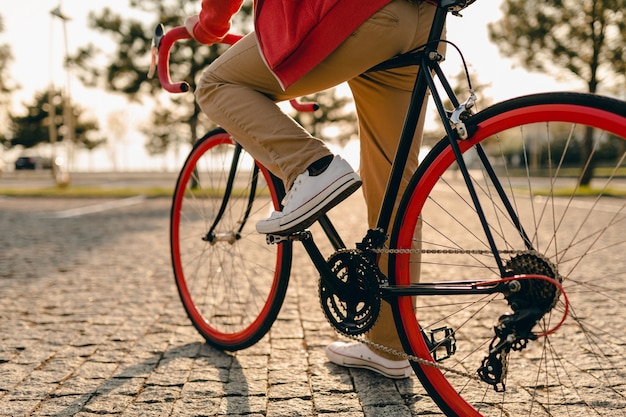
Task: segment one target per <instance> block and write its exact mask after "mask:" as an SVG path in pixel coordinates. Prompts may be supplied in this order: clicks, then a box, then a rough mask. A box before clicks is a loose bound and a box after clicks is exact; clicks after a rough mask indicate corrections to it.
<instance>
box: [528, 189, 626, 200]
mask: <svg viewBox="0 0 626 417" xmlns="http://www.w3.org/2000/svg"><path fill="white" fill-rule="evenodd" d="M533 194H534V195H540V196H554V197H571V196H572V195H573V196H575V197H598V196H600V195H601V196H603V197H616V198H624V197H626V189H618V188H611V187H609V188H607V189H603V188H592V187H577V188H573V187H563V188H555V189H552V190H550V189H548V188H545V189H541V188H539V189H533Z"/></svg>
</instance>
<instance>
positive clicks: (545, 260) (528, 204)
mask: <svg viewBox="0 0 626 417" xmlns="http://www.w3.org/2000/svg"><path fill="white" fill-rule="evenodd" d="M466 123H467V125H468V126H469V127H475V133H474V134H473V135H472V136H471V138H470V139H469V140H467V141H463V142H460V147H461V151H462V152H463V158H464V161H465V163H466V164H467V166H468V168H469V174H470V175H469V176H470V182H471V183H472V184H473V186H474V188H475V190H476V193H477V198H478V200H479V201H480V205H481V206H482V208H483V210H484V213H485V218H486V223H487V228H488V230H489V231H490V234H491V236H493V241H494V244H495V246H496V248H497V252H498V255H497V256H494V254H493V253H492V251H491V247H490V245H489V242H488V240H487V239H486V233H485V231H484V226H483V225H482V224H481V222H480V221H479V220H478V216H477V212H476V208H475V204H474V202H473V201H472V198H471V196H470V195H469V194H468V187H467V185H466V183H465V181H464V179H463V178H462V175H461V173H460V172H459V170H458V165H457V163H456V160H455V157H454V154H453V152H452V149H451V146H450V144H449V143H448V141H447V139H445V140H444V141H442V142H440V143H439V144H438V145H437V146H436V147H435V148H434V149H433V152H431V154H430V155H429V156H428V157H427V158H426V159H425V161H424V162H423V163H422V165H421V166H420V168H419V169H418V172H417V173H416V175H415V177H414V178H413V180H412V182H411V184H410V185H409V188H408V191H407V195H406V197H405V198H404V200H403V202H402V203H401V206H400V209H399V213H400V214H399V216H398V221H397V222H396V223H397V224H396V225H395V226H394V230H393V232H392V238H391V241H390V242H391V249H399V251H398V252H401V253H400V254H398V255H397V256H395V257H392V258H391V260H392V262H393V264H392V269H393V273H394V274H395V284H398V285H406V284H409V283H410V282H411V281H412V280H413V281H416V280H418V279H419V280H420V282H431V281H432V282H434V281H443V282H445V281H457V280H476V281H488V280H500V279H501V278H502V277H503V276H507V274H509V275H518V274H536V275H542V276H551V275H552V276H553V278H558V280H560V281H562V288H563V290H564V292H565V294H566V295H567V296H568V297H569V303H570V305H569V312H568V313H567V317H566V319H565V322H564V324H563V325H562V326H561V327H559V322H560V320H561V318H562V317H563V316H564V311H565V308H564V299H565V298H564V296H563V294H560V293H559V294H556V296H554V294H555V293H554V292H552V293H549V291H550V290H553V287H552V286H541V285H539V286H535V287H534V288H533V289H531V290H528V291H527V294H526V295H525V296H524V297H526V299H527V300H528V301H529V302H535V301H536V299H537V298H538V297H546V299H547V300H548V303H547V304H546V305H545V308H546V310H547V312H545V314H543V317H542V318H541V319H540V320H539V321H538V322H537V324H536V325H535V326H534V328H533V334H534V335H539V336H540V337H539V338H538V339H537V340H526V342H527V345H524V344H523V343H521V342H520V343H519V344H517V345H516V346H514V349H511V350H510V352H509V353H507V354H506V355H503V357H501V358H498V360H497V361H494V360H491V361H487V362H485V358H486V357H487V356H488V355H489V354H490V350H491V349H492V348H493V347H494V343H493V341H494V339H495V330H494V326H495V325H496V323H497V322H498V320H499V318H500V317H501V316H503V315H505V314H510V313H511V310H512V309H514V307H516V306H517V305H518V304H519V303H520V302H521V301H523V300H521V301H520V300H515V301H514V302H513V301H512V299H511V297H510V296H507V298H508V299H507V298H505V297H504V296H503V295H502V294H499V295H471V296H469V295H467V296H466V295H463V296H453V297H451V296H445V297H444V296H436V295H433V296H428V297H417V298H416V299H415V300H413V299H412V297H399V298H398V299H397V302H396V303H394V308H395V317H396V324H397V327H398V329H399V333H400V334H401V338H402V339H404V345H405V349H406V351H407V353H409V354H411V355H414V356H417V357H419V358H423V359H425V360H427V361H431V362H432V361H433V360H434V359H433V357H434V356H436V355H435V354H434V353H433V352H431V351H430V349H431V347H432V344H430V345H429V343H428V342H427V340H426V339H428V337H425V336H426V335H435V336H436V335H439V336H440V337H441V336H443V337H444V339H445V335H446V333H445V331H441V330H437V329H448V330H447V331H448V332H449V335H452V336H453V337H448V339H449V341H454V342H455V345H456V351H455V352H454V353H452V354H451V357H449V358H447V359H445V360H443V361H441V362H440V363H438V365H440V366H441V367H443V369H442V368H440V367H436V366H432V365H430V364H428V363H413V364H412V365H413V368H414V370H415V372H416V374H417V376H418V377H419V379H420V380H421V382H422V384H423V385H424V387H425V388H426V389H427V391H428V393H429V394H430V396H431V397H432V398H433V400H434V401H435V402H436V403H437V405H438V406H439V407H440V408H441V409H442V410H443V411H444V412H445V413H446V415H449V416H480V415H482V416H533V417H536V416H573V415H576V416H591V415H623V414H624V413H625V412H626V361H624V357H626V332H625V330H626V329H625V326H624V322H625V321H624V320H625V318H626V258H625V257H624V253H625V249H626V238H625V237H624V236H625V235H626V210H625V205H626V198H625V197H626V167H625V166H624V159H625V157H626V152H625V149H626V140H625V139H626V104H625V103H623V102H620V101H616V100H611V99H607V98H603V97H599V96H593V95H587V94H573V93H572V94H570V93H550V94H541V95H532V96H527V97H522V98H518V99H513V100H510V101H507V102H504V103H500V104H497V105H494V106H492V107H490V108H488V109H486V110H484V111H482V112H480V113H478V114H476V115H475V116H473V117H472V118H471V119H470V120H468V121H467V122H466ZM478 146H480V147H481V148H482V149H483V150H484V153H485V156H486V159H488V161H489V165H490V166H491V167H493V169H494V170H495V175H496V176H497V179H498V180H499V182H500V183H501V185H502V193H503V194H505V195H506V198H502V197H501V196H499V193H498V191H497V188H496V187H495V185H494V182H495V181H493V180H492V179H490V176H489V175H488V174H487V173H486V170H485V164H484V163H483V162H482V161H481V157H480V152H479V151H477V147H478ZM583 172H586V173H587V174H588V173H589V172H591V173H592V176H591V180H590V181H587V180H588V178H589V177H588V176H587V174H582V173H583ZM503 201H508V202H510V206H509V208H507V207H505V205H504V204H503ZM511 211H512V212H514V213H515V215H514V216H512V215H511V214H510V213H511ZM515 216H517V217H518V218H519V224H520V225H521V229H522V230H523V232H520V227H518V225H517V224H516V223H517V222H516V221H515V220H512V219H513V218H514V217H515ZM420 229H421V230H420ZM418 232H419V233H418ZM497 258H501V260H500V261H498V260H497ZM502 267H504V271H506V273H504V274H503V268H502ZM527 283H531V281H526V282H524V281H522V286H523V285H524V284H527ZM522 288H523V287H522ZM546 293H547V295H546ZM550 297H553V298H550ZM516 303H517V304H516ZM505 317H506V316H505ZM555 329H556V331H555V332H554V333H552V334H546V333H549V332H550V331H551V330H555ZM531 339H532V338H531ZM429 346H430V347H429ZM443 356H445V354H444V355H443ZM484 363H489V365H490V366H492V367H493V365H497V366H495V367H498V366H500V369H499V370H497V372H499V373H500V375H501V378H500V382H499V385H498V386H496V384H494V383H493V381H491V383H488V382H486V381H485V380H484V379H482V378H480V377H479V373H478V370H479V369H480V368H481V366H482V365H483V364H484ZM494 372H495V371H494ZM496 388H498V391H500V392H497V391H496ZM503 388H504V390H503Z"/></svg>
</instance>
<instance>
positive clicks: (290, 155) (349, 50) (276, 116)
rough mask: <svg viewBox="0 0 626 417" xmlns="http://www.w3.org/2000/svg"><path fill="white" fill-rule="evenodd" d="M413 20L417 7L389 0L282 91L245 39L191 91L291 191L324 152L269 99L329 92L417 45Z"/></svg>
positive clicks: (401, 0) (252, 43)
mask: <svg viewBox="0 0 626 417" xmlns="http://www.w3.org/2000/svg"><path fill="white" fill-rule="evenodd" d="M418 18H419V13H418V12H417V5H413V4H410V3H409V2H408V1H407V0H394V1H393V2H392V3H390V4H389V5H388V6H386V7H384V8H383V9H381V10H380V11H379V12H377V13H375V14H374V15H373V16H372V17H371V18H370V19H369V20H368V21H366V22H365V23H364V24H363V25H362V26H361V27H360V28H359V29H358V30H357V31H355V33H354V34H353V35H351V36H350V37H349V38H348V39H346V41H344V42H343V43H342V44H341V45H340V46H339V47H338V48H337V49H336V50H335V51H334V52H333V53H332V54H331V55H330V56H329V57H328V58H326V59H325V60H324V61H323V62H322V63H320V64H319V65H318V66H317V67H316V68H314V69H313V70H312V71H311V72H309V73H308V74H307V75H305V76H304V77H303V78H302V79H300V80H299V81H298V82H296V83H295V84H293V85H292V86H290V87H289V88H288V89H287V90H286V91H283V90H282V89H281V87H280V85H279V83H278V82H277V81H276V79H275V78H274V75H273V74H272V73H271V72H270V71H269V69H268V68H267V66H266V65H265V63H264V62H263V59H262V57H261V56H260V53H259V48H258V45H257V43H256V38H255V36H254V34H250V35H248V36H246V37H244V38H243V39H242V40H241V41H239V42H238V43H236V44H235V45H233V46H232V47H231V48H230V49H229V50H227V51H226V52H225V53H224V54H223V55H222V56H220V57H219V58H218V59H217V60H215V62H213V63H212V64H211V65H210V66H209V68H207V70H206V71H205V72H204V74H203V75H202V77H201V78H200V80H199V81H198V85H197V88H196V98H197V101H198V104H199V105H200V107H201V108H202V110H203V111H204V112H205V113H206V114H207V115H208V116H209V118H211V120H213V121H214V122H215V123H217V124H218V125H220V126H222V127H223V128H224V129H226V130H227V131H228V132H229V133H230V134H232V135H233V137H235V138H236V140H237V141H238V142H239V143H241V145H242V146H243V147H244V148H245V149H246V150H247V151H248V152H250V154H251V155H253V156H254V157H255V158H256V159H258V160H259V161H260V162H261V163H262V164H263V165H265V166H266V167H267V168H268V169H269V170H270V171H272V172H273V173H274V174H275V175H277V176H278V177H280V178H281V179H283V180H284V181H285V183H286V185H287V188H289V187H290V186H291V184H292V183H293V182H294V180H295V178H296V177H297V176H298V175H300V174H301V173H302V172H304V171H305V169H306V168H307V167H308V166H309V165H310V164H311V163H312V162H314V161H316V160H318V159H319V158H321V157H323V156H327V155H330V151H329V150H328V149H327V148H326V146H325V145H324V143H323V142H322V141H321V140H319V139H317V138H313V137H312V136H311V135H310V134H309V133H308V132H306V131H305V130H304V129H303V128H302V127H301V126H300V125H298V124H297V123H296V122H295V121H294V120H293V119H292V118H290V117H289V116H288V115H286V114H284V113H283V112H282V111H281V110H280V108H279V107H277V106H276V104H275V102H278V101H283V100H288V99H291V98H296V97H300V96H304V95H307V94H312V93H315V92H319V91H322V90H325V89H328V88H331V87H334V86H336V85H338V84H340V83H342V82H344V81H347V80H350V79H352V78H355V77H357V76H358V75H360V74H362V73H363V72H365V71H366V70H367V69H369V68H371V67H372V66H374V65H376V64H378V63H380V62H382V61H384V60H387V59H389V58H391V57H393V56H395V55H398V54H400V53H403V52H408V51H409V50H410V49H412V48H414V47H416V46H419V45H417V44H416V43H415V36H414V34H415V24H416V22H417V19H418ZM426 24H428V25H429V23H426Z"/></svg>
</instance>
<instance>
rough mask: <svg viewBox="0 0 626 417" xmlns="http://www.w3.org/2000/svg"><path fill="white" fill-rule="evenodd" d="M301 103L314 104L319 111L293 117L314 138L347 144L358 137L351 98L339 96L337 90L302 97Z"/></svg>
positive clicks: (297, 114)
mask: <svg viewBox="0 0 626 417" xmlns="http://www.w3.org/2000/svg"><path fill="white" fill-rule="evenodd" d="M299 101H300V102H303V103H305V102H314V103H316V104H317V105H318V106H319V110H316V111H315V112H313V113H308V112H300V113H296V114H295V115H294V116H293V117H294V119H295V120H296V121H297V122H298V123H300V124H301V125H302V126H303V127H304V128H305V129H306V130H307V131H308V132H310V133H311V134H312V135H313V136H315V137H318V138H320V139H329V138H331V137H332V139H333V140H334V141H336V142H338V143H341V144H343V143H345V142H347V141H349V140H350V139H353V138H354V137H355V136H356V135H357V118H356V113H355V111H354V108H353V103H354V101H353V99H352V97H351V96H339V95H338V91H337V90H336V89H334V88H333V89H329V90H325V91H321V92H319V93H316V94H312V95H310V96H306V97H302V98H300V99H299Z"/></svg>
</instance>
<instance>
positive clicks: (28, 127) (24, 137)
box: [6, 91, 106, 149]
mask: <svg viewBox="0 0 626 417" xmlns="http://www.w3.org/2000/svg"><path fill="white" fill-rule="evenodd" d="M51 101H52V105H51V104H50V100H49V92H48V91H44V92H38V93H36V94H35V97H34V102H33V103H31V104H25V107H26V115H25V116H13V115H10V137H11V138H10V140H7V143H6V144H7V145H8V146H23V147H24V148H32V147H35V146H37V145H39V144H40V143H50V134H49V126H50V120H51V119H52V120H53V123H54V124H55V129H56V132H58V135H57V137H56V141H58V142H62V141H63V140H64V139H66V138H67V136H68V135H67V130H66V128H65V126H64V125H63V123H64V117H63V96H62V94H61V92H60V91H54V92H53V94H52V100H51ZM51 108H53V109H54V112H53V113H52V115H53V117H52V118H51V117H50V110H51ZM71 114H72V117H73V122H74V123H73V124H74V130H75V133H74V142H75V144H77V145H80V146H83V147H85V148H87V149H93V148H95V147H97V146H98V145H100V144H102V143H104V142H105V141H106V140H105V139H103V138H94V136H95V133H96V132H97V131H98V124H97V122H95V121H94V120H88V119H85V118H84V117H82V114H83V110H82V109H81V108H79V107H78V106H72V109H71Z"/></svg>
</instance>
